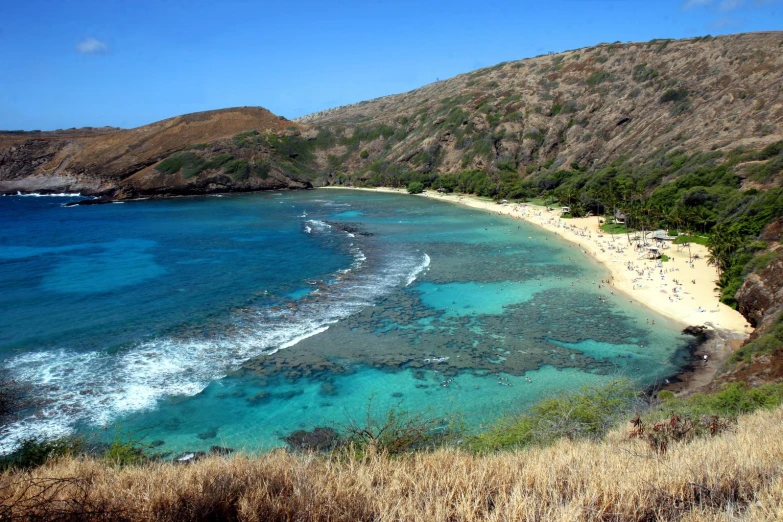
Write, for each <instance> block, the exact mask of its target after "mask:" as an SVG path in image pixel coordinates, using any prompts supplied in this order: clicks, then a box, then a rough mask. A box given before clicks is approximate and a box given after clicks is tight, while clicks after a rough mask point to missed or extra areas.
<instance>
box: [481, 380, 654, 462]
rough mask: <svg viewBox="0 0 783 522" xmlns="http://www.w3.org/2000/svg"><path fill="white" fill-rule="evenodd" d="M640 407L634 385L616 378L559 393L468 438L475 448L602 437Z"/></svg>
mask: <svg viewBox="0 0 783 522" xmlns="http://www.w3.org/2000/svg"><path fill="white" fill-rule="evenodd" d="M639 407H640V400H639V398H638V396H637V392H636V391H635V386H634V384H633V383H632V382H631V381H628V380H624V379H621V380H616V381H613V382H611V383H609V384H607V385H605V386H601V387H585V388H582V389H581V390H579V391H575V392H570V393H560V394H558V395H556V396H552V397H550V398H548V399H543V400H541V401H540V402H538V403H537V404H535V405H534V406H533V407H532V408H531V409H530V411H529V412H528V413H523V414H517V415H512V416H508V417H505V418H503V419H501V420H500V421H498V423H497V424H496V425H495V426H494V427H492V428H490V429H489V430H487V431H484V432H483V433H480V434H478V435H477V436H475V437H473V439H472V440H470V441H469V443H468V445H469V447H470V448H472V449H473V450H474V451H497V450H502V449H512V448H518V447H524V446H530V445H546V444H550V443H552V442H554V441H556V440H557V439H560V438H569V439H581V438H595V439H597V438H600V437H602V436H603V435H604V434H605V433H607V432H608V431H609V430H610V429H611V428H613V427H614V426H616V425H617V424H618V423H620V422H621V421H623V420H626V419H627V418H628V417H629V416H630V415H631V414H632V413H633V412H635V411H636V410H637V409H639Z"/></svg>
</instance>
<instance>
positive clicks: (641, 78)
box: [631, 63, 658, 83]
mask: <svg viewBox="0 0 783 522" xmlns="http://www.w3.org/2000/svg"><path fill="white" fill-rule="evenodd" d="M631 77H632V78H633V79H634V81H636V82H639V83H643V82H646V81H649V80H653V79H655V78H657V77H658V71H656V70H655V69H653V68H652V67H648V66H647V64H646V63H642V64H639V65H637V66H635V67H634V68H633V74H632V76H631Z"/></svg>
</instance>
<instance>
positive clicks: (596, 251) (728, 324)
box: [319, 187, 753, 395]
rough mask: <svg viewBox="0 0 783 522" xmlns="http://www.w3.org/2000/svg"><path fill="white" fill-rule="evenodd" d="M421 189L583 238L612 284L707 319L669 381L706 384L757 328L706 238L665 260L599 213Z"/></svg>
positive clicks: (691, 386) (677, 386)
mask: <svg viewBox="0 0 783 522" xmlns="http://www.w3.org/2000/svg"><path fill="white" fill-rule="evenodd" d="M319 188H329V189H346V190H364V191H368V192H381V193H389V194H403V195H409V194H408V193H407V191H406V190H405V189H392V188H386V187H379V188H360V187H319ZM416 196H418V197H425V198H429V199H435V200H438V201H444V202H448V203H453V204H457V205H461V206H464V207H468V208H473V209H477V210H482V211H485V212H490V213H493V214H496V215H500V216H505V217H510V218H514V219H519V220H522V221H525V222H526V223H530V224H532V225H534V226H537V227H538V228H541V229H544V230H546V231H547V232H550V233H552V234H555V235H557V236H558V237H560V238H561V239H563V240H565V241H567V242H569V243H571V244H573V245H576V246H578V247H579V248H580V249H581V250H582V252H584V253H585V254H587V255H588V256H590V257H591V258H592V259H593V260H595V261H597V262H598V263H599V264H601V265H603V266H604V267H605V268H606V269H607V271H608V272H609V274H610V277H611V282H610V283H609V285H608V286H609V287H610V289H611V291H613V292H614V291H617V292H619V293H622V294H623V295H625V296H627V297H628V298H629V299H633V300H635V301H637V302H638V303H640V304H641V305H642V306H644V307H646V308H648V309H650V310H653V311H655V312H656V313H658V314H660V315H662V316H664V317H666V318H667V319H669V320H672V321H673V322H674V323H676V324H679V325H681V326H682V327H683V328H685V327H687V326H706V327H707V335H706V337H705V339H704V341H703V342H701V343H699V345H698V346H697V347H696V348H695V350H694V351H693V357H694V358H693V361H692V362H691V364H690V365H689V366H688V367H685V368H683V369H681V370H680V371H679V372H678V374H677V375H676V376H673V377H672V378H671V380H672V382H670V383H669V384H667V385H665V386H664V387H663V389H669V390H671V391H676V392H677V393H680V394H683V395H687V394H689V393H691V392H693V391H696V390H698V389H700V388H702V387H704V386H706V385H707V384H709V383H710V382H711V381H712V378H713V377H714V376H715V374H716V373H717V372H718V370H719V369H720V367H721V366H722V365H723V363H724V362H725V361H726V359H728V357H730V356H731V354H732V353H733V351H734V350H736V349H737V348H738V347H739V346H740V345H741V344H742V342H743V341H745V340H746V339H747V338H748V336H749V335H750V334H751V333H752V331H753V329H752V328H751V327H750V326H749V325H748V323H747V321H746V319H745V318H744V317H742V315H741V314H740V313H739V312H737V311H736V310H734V309H732V308H731V307H729V306H727V305H725V304H723V303H721V302H720V301H719V298H718V295H717V293H716V292H715V290H714V289H715V286H716V282H717V280H718V272H717V269H716V268H715V267H712V266H709V265H708V264H707V258H708V255H709V252H708V249H707V248H706V247H704V246H702V245H696V244H692V245H691V248H690V252H691V254H692V255H693V258H692V259H690V260H689V253H688V249H686V248H681V247H679V246H678V245H673V244H672V245H669V248H666V249H665V250H664V252H665V254H666V255H667V256H668V257H669V258H670V261H667V262H662V263H661V264H660V266H659V265H658V261H656V260H647V259H643V258H642V257H643V256H644V254H643V253H641V252H640V251H638V250H634V248H633V247H632V246H631V245H629V241H628V239H627V237H626V235H625V234H614V235H612V234H608V233H605V232H603V231H601V230H600V228H599V223H598V218H597V217H589V218H567V219H564V218H561V217H560V215H559V214H560V212H559V210H553V211H547V210H546V208H545V207H541V206H537V205H531V204H528V203H521V204H512V203H508V204H502V205H501V204H497V203H495V202H491V201H485V200H481V199H479V198H477V197H475V196H469V195H462V194H440V193H437V192H434V191H426V192H424V193H423V194H417V195H416ZM675 281H676V282H675ZM704 356H707V359H704Z"/></svg>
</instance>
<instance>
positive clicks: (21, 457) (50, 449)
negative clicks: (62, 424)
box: [0, 437, 86, 469]
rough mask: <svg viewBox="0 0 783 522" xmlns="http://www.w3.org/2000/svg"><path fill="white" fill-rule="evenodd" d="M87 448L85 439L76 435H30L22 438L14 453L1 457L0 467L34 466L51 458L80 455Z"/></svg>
mask: <svg viewBox="0 0 783 522" xmlns="http://www.w3.org/2000/svg"><path fill="white" fill-rule="evenodd" d="M85 448H86V444H85V442H84V440H83V439H80V438H76V437H63V438H58V439H46V438H42V437H30V438H27V439H24V440H22V441H21V442H20V443H19V446H18V447H17V449H16V450H15V451H14V452H13V453H11V454H9V455H6V456H3V457H2V458H0V469H7V468H11V467H14V468H22V469H27V468H34V467H37V466H42V465H44V464H46V462H47V461H48V460H49V459H53V458H57V457H64V456H67V455H78V454H80V453H83V452H84V450H85Z"/></svg>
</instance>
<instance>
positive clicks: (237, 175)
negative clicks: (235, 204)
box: [223, 159, 250, 180]
mask: <svg viewBox="0 0 783 522" xmlns="http://www.w3.org/2000/svg"><path fill="white" fill-rule="evenodd" d="M249 172H250V166H249V165H248V163H247V161H245V160H241V159H235V160H231V161H229V162H227V163H226V164H225V165H223V174H226V175H228V176H231V178H232V179H234V180H243V179H247V176H248V173H249Z"/></svg>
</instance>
